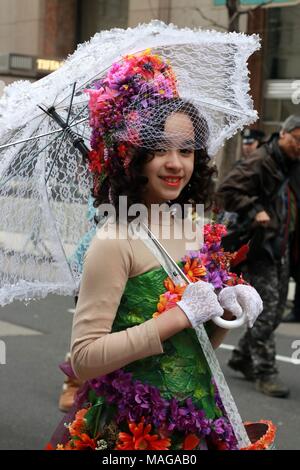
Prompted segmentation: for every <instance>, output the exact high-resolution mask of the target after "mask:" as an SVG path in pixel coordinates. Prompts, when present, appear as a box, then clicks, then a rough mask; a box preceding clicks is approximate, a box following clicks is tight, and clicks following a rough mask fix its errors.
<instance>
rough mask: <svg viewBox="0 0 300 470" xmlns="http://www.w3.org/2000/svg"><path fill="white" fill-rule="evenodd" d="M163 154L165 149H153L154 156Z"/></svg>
mask: <svg viewBox="0 0 300 470" xmlns="http://www.w3.org/2000/svg"><path fill="white" fill-rule="evenodd" d="M164 153H166V149H163V148H161V149H155V154H156V155H163V154H164Z"/></svg>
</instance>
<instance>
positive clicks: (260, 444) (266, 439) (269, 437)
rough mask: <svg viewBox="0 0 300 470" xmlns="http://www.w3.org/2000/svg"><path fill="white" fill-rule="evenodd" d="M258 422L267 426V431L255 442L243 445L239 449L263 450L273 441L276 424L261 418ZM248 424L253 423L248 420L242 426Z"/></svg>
mask: <svg viewBox="0 0 300 470" xmlns="http://www.w3.org/2000/svg"><path fill="white" fill-rule="evenodd" d="M259 423H263V424H266V425H267V426H268V430H267V432H266V433H265V434H264V435H263V436H262V437H261V438H260V439H259V440H258V441H256V442H253V443H252V444H250V446H248V447H243V448H242V449H241V450H265V449H267V448H268V447H270V445H271V444H272V443H273V442H274V439H275V434H276V429H277V428H276V426H275V425H274V424H273V423H272V421H264V420H261V421H259ZM249 424H253V423H251V422H249V421H247V422H246V423H244V426H247V425H249Z"/></svg>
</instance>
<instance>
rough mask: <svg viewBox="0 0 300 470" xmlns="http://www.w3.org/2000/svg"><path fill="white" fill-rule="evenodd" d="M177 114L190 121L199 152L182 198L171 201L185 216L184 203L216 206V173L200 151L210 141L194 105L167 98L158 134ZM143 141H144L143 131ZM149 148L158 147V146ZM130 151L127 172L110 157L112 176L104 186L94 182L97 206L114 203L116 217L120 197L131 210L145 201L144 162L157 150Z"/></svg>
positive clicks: (142, 148)
mask: <svg viewBox="0 0 300 470" xmlns="http://www.w3.org/2000/svg"><path fill="white" fill-rule="evenodd" d="M174 112H178V113H183V114H186V115H187V116H188V117H189V118H190V119H191V121H192V124H193V127H194V131H195V138H196V143H195V147H196V150H195V160H194V170H193V173H192V176H191V179H190V181H189V183H188V184H187V185H186V186H185V187H184V188H183V190H182V191H181V193H180V195H179V197H178V198H177V199H175V200H172V201H170V204H178V205H180V206H181V210H182V213H184V205H185V204H192V206H193V207H195V205H196V204H204V206H205V208H206V209H208V208H209V207H211V204H212V203H213V199H212V196H213V176H214V175H215V174H216V173H217V171H216V168H215V166H211V165H210V164H209V163H210V157H209V156H208V154H207V151H206V149H205V148H200V147H201V146H203V142H204V143H206V142H207V139H208V134H209V131H208V126H207V122H206V120H205V119H204V118H203V117H202V116H200V115H199V112H198V110H197V108H196V107H195V106H194V105H192V104H191V103H189V102H187V101H184V100H182V99H181V98H171V99H168V113H162V116H163V117H162V118H161V119H160V120H159V119H156V122H155V126H156V129H157V130H158V133H159V132H161V134H162V133H163V130H164V127H165V122H166V119H167V117H168V116H169V115H170V114H172V113H174ZM156 116H157V115H156ZM150 119H151V117H150ZM146 127H147V123H145V129H146ZM152 127H153V124H152ZM197 139H199V140H200V139H201V145H200V142H197ZM141 140H142V141H143V136H142V132H141ZM119 144H120V142H119V143H118V144H117V143H116V144H115V146H114V151H115V152H116V154H117V147H118V145H119ZM147 144H149V142H147ZM150 148H155V146H154V147H152V146H151V147H150ZM197 148H198V149H197ZM130 152H131V157H130V164H129V165H128V167H127V169H126V170H125V168H124V166H123V160H122V159H121V158H111V160H110V167H109V172H108V173H109V174H108V175H107V176H106V177H105V178H104V180H103V181H102V182H101V183H100V181H99V180H97V181H95V185H94V190H93V193H92V195H93V197H94V198H95V201H94V206H95V207H98V206H99V205H100V204H105V203H111V204H113V205H114V207H115V210H116V215H117V217H118V198H119V196H127V203H128V207H130V205H132V204H136V203H141V202H143V189H144V188H145V185H146V184H147V182H148V178H147V177H146V176H143V175H142V172H143V167H144V165H145V163H147V162H149V161H150V160H151V159H152V158H154V152H155V151H154V150H149V145H147V148H145V147H134V146H130Z"/></svg>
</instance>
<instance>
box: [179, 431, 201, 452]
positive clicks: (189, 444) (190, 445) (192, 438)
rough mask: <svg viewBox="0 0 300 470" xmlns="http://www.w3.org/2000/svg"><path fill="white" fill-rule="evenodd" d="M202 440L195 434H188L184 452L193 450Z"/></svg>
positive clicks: (183, 447) (184, 442)
mask: <svg viewBox="0 0 300 470" xmlns="http://www.w3.org/2000/svg"><path fill="white" fill-rule="evenodd" d="M199 442H200V439H199V438H198V437H197V436H196V435H195V434H188V435H187V436H186V437H185V439H184V441H183V444H182V449H183V450H193V449H195V447H197V445H198V444H199Z"/></svg>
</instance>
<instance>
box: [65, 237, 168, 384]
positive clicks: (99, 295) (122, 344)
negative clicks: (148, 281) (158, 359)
mask: <svg viewBox="0 0 300 470" xmlns="http://www.w3.org/2000/svg"><path fill="white" fill-rule="evenodd" d="M132 260H133V254H132V248H131V246H130V243H129V241H128V240H99V239H97V238H94V240H93V241H92V243H91V246H90V248H89V249H88V251H87V254H86V257H85V262H84V271H83V276H82V282H81V287H80V293H79V298H78V303H77V308H76V312H75V316H74V322H73V330H72V340H71V357H72V366H73V369H74V371H75V373H76V375H77V376H78V377H79V378H80V379H82V380H87V379H91V378H93V377H97V376H101V375H104V374H107V373H109V372H112V371H114V370H116V369H118V368H120V367H123V366H125V365H126V364H129V363H131V362H133V361H136V360H138V359H141V358H144V357H147V356H150V355H155V354H160V353H162V352H163V348H162V345H161V342H160V338H159V334H158V330H157V328H156V325H155V320H154V319H151V320H148V321H146V322H144V323H143V324H142V325H139V326H135V327H132V328H128V329H126V330H124V331H121V332H116V333H111V329H112V324H113V321H114V319H115V315H116V312H117V309H118V306H119V303H120V299H121V297H122V294H123V292H124V289H125V286H126V282H127V280H128V277H130V273H131V270H132Z"/></svg>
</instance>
